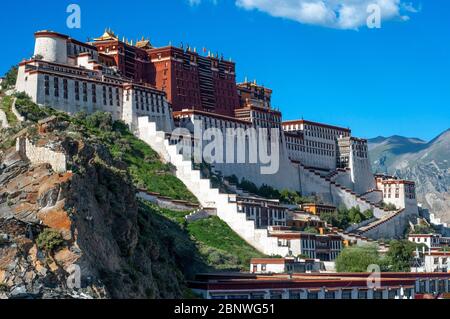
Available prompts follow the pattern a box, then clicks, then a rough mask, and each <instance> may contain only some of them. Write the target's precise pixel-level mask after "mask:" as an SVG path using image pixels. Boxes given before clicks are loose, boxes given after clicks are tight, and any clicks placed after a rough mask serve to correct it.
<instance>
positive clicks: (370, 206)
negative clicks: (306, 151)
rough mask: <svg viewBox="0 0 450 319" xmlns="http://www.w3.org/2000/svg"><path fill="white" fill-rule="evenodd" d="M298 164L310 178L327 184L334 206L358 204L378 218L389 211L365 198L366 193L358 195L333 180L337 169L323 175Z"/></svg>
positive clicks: (381, 217) (353, 205) (384, 215)
mask: <svg viewBox="0 0 450 319" xmlns="http://www.w3.org/2000/svg"><path fill="white" fill-rule="evenodd" d="M298 165H299V166H300V168H301V169H302V170H303V172H305V173H306V174H309V176H310V177H311V178H315V179H316V180H317V182H318V183H322V184H326V185H328V186H329V189H330V193H331V194H333V195H334V196H333V198H332V203H331V204H334V205H336V206H338V205H340V204H344V205H345V206H347V207H356V206H359V207H360V209H361V210H372V211H373V213H374V216H375V217H376V218H378V219H383V218H384V217H386V216H387V215H388V214H389V213H390V211H389V210H387V209H384V208H382V207H381V206H380V205H378V204H374V203H372V202H370V201H369V200H368V199H366V198H365V196H366V195H367V194H364V195H359V194H357V193H355V192H354V191H353V190H351V189H349V188H347V187H345V186H343V185H341V184H339V183H337V182H335V181H333V180H332V178H333V176H337V174H338V173H337V171H335V172H333V173H331V174H329V175H327V176H323V175H321V174H320V173H319V172H317V171H315V170H314V169H312V168H308V167H306V166H304V165H303V164H301V163H298Z"/></svg>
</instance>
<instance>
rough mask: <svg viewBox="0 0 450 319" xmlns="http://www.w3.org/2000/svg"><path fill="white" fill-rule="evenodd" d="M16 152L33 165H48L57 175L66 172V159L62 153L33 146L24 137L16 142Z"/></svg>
mask: <svg viewBox="0 0 450 319" xmlns="http://www.w3.org/2000/svg"><path fill="white" fill-rule="evenodd" d="M16 151H17V152H19V153H20V154H21V155H23V156H25V157H26V158H28V160H29V161H30V162H31V163H32V164H34V165H40V164H50V165H51V167H52V169H53V170H54V171H55V172H57V173H64V172H66V171H67V158H66V155H65V154H63V153H59V152H56V151H53V150H51V149H50V148H48V147H38V146H34V145H33V144H32V143H31V142H30V140H28V138H26V137H19V138H17V140H16Z"/></svg>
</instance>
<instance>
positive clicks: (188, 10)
mask: <svg viewBox="0 0 450 319" xmlns="http://www.w3.org/2000/svg"><path fill="white" fill-rule="evenodd" d="M272 1H273V2H271V3H272V4H273V5H271V6H267V5H265V3H267V0H201V1H199V0H194V1H192V0H191V2H192V3H194V2H195V3H196V4H195V5H193V4H192V3H190V1H189V0H140V1H126V2H123V3H122V4H119V2H117V1H104V0H99V1H85V0H82V1H75V0H71V1H63V0H54V1H41V2H40V3H39V5H37V4H33V5H31V3H30V2H28V1H15V2H10V1H8V2H4V3H2V12H1V13H0V35H1V39H2V41H3V43H4V45H2V55H1V57H2V58H1V60H0V74H3V73H4V72H5V71H7V70H8V68H9V67H10V66H11V65H13V64H15V63H17V62H19V61H20V60H21V59H23V58H26V57H29V56H31V54H32V52H33V33H34V32H35V31H37V30H41V29H52V30H55V31H59V32H62V33H66V34H69V35H71V36H72V37H74V38H77V39H79V40H86V39H87V38H88V37H95V36H97V35H100V34H101V33H102V32H103V31H104V29H105V27H110V28H112V29H113V30H114V31H115V32H116V33H118V34H119V35H120V36H122V35H125V36H126V37H128V38H129V39H136V38H140V37H142V36H146V37H147V36H148V37H150V39H151V41H152V43H153V44H154V45H156V46H159V45H166V44H168V42H169V41H171V42H172V43H173V44H174V45H178V44H180V43H181V42H183V43H184V44H189V45H191V46H192V47H197V48H198V49H200V48H202V47H207V48H208V49H209V50H211V51H213V52H219V53H223V54H224V56H225V57H227V58H228V57H231V58H232V59H233V60H234V61H236V62H237V73H238V79H239V80H243V79H244V77H246V76H247V77H248V78H249V79H257V80H258V82H260V83H262V84H264V85H266V86H268V87H270V88H272V89H273V90H274V97H273V103H274V105H276V106H277V107H279V108H280V109H281V110H282V111H283V115H284V119H285V120H288V119H296V118H302V117H304V118H305V119H309V120H314V121H322V122H326V123H330V124H336V125H341V126H345V127H351V128H352V130H353V132H354V134H355V135H357V136H361V137H375V136H378V135H384V136H389V135H394V134H398V135H405V136H411V137H419V138H422V139H426V140H429V139H431V138H433V137H435V136H436V135H438V134H439V133H441V132H442V131H444V130H446V129H448V128H449V127H450V120H449V119H450V19H448V15H449V14H450V2H449V1H448V0H432V1H412V2H411V1H403V0H402V1H400V0H389V1H392V3H396V4H397V5H398V6H402V7H401V8H403V9H405V8H409V7H410V3H411V4H412V6H413V7H414V8H416V9H417V10H402V13H401V14H399V15H397V16H396V15H395V14H394V15H392V16H389V19H387V20H386V19H385V20H383V21H382V28H381V29H368V28H367V27H365V26H361V27H360V28H359V29H358V30H357V31H356V30H353V29H351V30H346V29H343V28H341V27H339V26H341V25H342V21H337V20H336V21H334V20H332V19H331V20H330V19H328V20H326V19H325V18H324V20H321V21H316V20H314V19H313V20H311V19H310V18H311V17H310V16H307V15H305V14H304V12H300V11H296V9H297V8H295V7H288V6H287V7H286V6H284V7H283V9H285V10H278V11H277V10H275V9H277V8H279V7H276V6H275V4H274V3H276V2H279V3H280V4H284V5H286V3H287V4H289V3H291V4H292V3H294V1H293V0H272ZM302 1H305V0H299V1H297V0H296V1H295V3H298V2H302ZM311 1H318V2H320V0H311ZM322 1H324V2H325V3H327V2H330V3H335V2H342V3H345V2H352V1H356V2H367V1H368V0H322ZM373 1H378V0H373ZM389 1H388V2H389ZM239 2H240V4H239ZM70 3H77V4H79V5H80V6H81V10H82V27H81V29H79V30H75V29H68V28H67V26H66V18H67V15H68V14H67V13H66V7H67V5H68V4H70ZM24 7H27V10H26V11H25V10H24ZM274 8H275V9H274ZM289 10H290V11H289ZM414 11H417V12H414ZM308 12H309V13H310V12H311V11H308ZM308 12H306V13H308ZM292 13H295V14H292ZM297 13H298V14H297ZM405 15H407V16H408V17H409V19H406V18H404V16H405ZM19 17H20V18H19ZM313 17H314V16H313ZM324 17H325V16H324Z"/></svg>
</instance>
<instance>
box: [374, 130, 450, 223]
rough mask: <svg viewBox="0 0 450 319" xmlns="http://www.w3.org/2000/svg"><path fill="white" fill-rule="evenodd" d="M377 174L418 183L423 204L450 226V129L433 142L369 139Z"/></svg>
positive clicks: (403, 139) (408, 139)
mask: <svg viewBox="0 0 450 319" xmlns="http://www.w3.org/2000/svg"><path fill="white" fill-rule="evenodd" d="M369 152H370V158H371V161H372V167H373V171H374V172H376V173H388V174H392V175H396V176H399V177H401V178H406V179H411V180H414V181H415V182H416V184H417V194H418V200H419V202H420V203H421V204H422V205H423V206H424V207H426V208H429V209H430V211H431V212H432V213H435V214H436V216H438V217H441V219H442V220H443V221H446V222H450V129H448V130H446V131H445V132H443V133H442V134H440V135H439V136H438V137H436V138H435V139H433V140H431V141H430V142H425V141H423V140H421V139H418V138H408V137H403V136H391V137H382V136H379V137H376V138H373V139H369Z"/></svg>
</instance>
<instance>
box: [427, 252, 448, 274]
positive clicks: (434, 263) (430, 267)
mask: <svg viewBox="0 0 450 319" xmlns="http://www.w3.org/2000/svg"><path fill="white" fill-rule="evenodd" d="M424 271H425V272H449V273H450V252H445V251H429V252H428V254H426V255H425V256H424Z"/></svg>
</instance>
